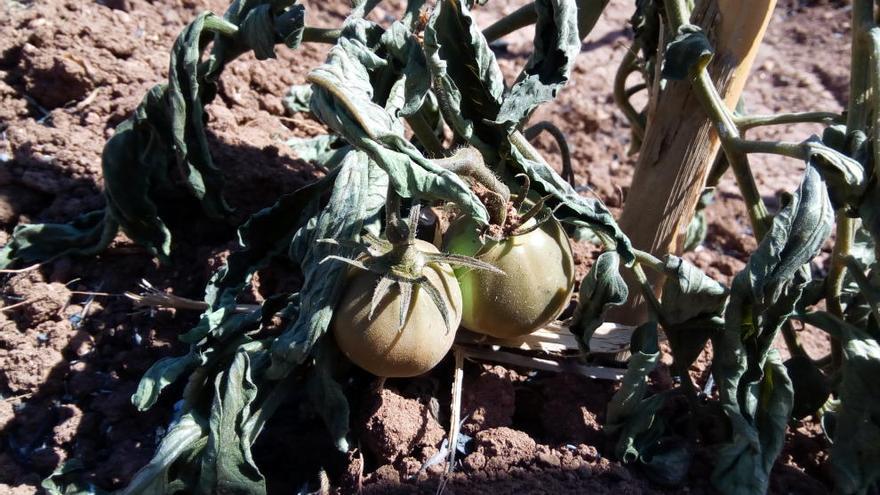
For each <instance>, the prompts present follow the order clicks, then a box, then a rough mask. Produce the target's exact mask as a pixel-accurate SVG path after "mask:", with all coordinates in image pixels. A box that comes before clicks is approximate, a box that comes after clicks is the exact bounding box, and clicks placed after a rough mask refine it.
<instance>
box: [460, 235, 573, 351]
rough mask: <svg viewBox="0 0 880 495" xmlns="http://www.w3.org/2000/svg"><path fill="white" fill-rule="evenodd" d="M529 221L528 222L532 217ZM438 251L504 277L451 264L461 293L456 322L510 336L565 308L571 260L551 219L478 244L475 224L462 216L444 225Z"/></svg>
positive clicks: (540, 324) (563, 238) (523, 332)
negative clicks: (482, 264)
mask: <svg viewBox="0 0 880 495" xmlns="http://www.w3.org/2000/svg"><path fill="white" fill-rule="evenodd" d="M532 222H534V221H533V220H532ZM444 250H445V251H447V252H449V253H455V254H463V255H465V256H474V257H475V258H477V259H478V260H480V261H485V262H487V263H490V264H492V265H494V266H495V267H497V268H500V269H501V270H503V271H504V273H505V274H504V275H500V274H496V273H491V272H486V271H480V270H469V269H467V268H461V269H459V268H456V269H455V275H456V277H458V283H459V286H460V287H461V294H462V320H461V322H462V326H463V327H465V328H467V329H468V330H472V331H474V332H479V333H483V334H487V335H491V336H493V337H500V338H510V337H517V336H521V335H527V334H529V333H532V332H534V331H535V330H538V329H539V328H541V327H543V326H544V325H546V324H548V323H550V322H552V321H553V320H554V319H556V317H557V316H559V314H560V313H562V311H563V310H564V309H565V308H566V306H568V302H569V299H570V298H571V292H572V290H573V289H574V258H573V256H572V254H571V245H570V244H569V242H568V236H567V235H566V234H565V231H564V230H563V229H562V225H560V224H559V221H557V220H556V219H555V218H552V217H551V218H549V219H548V220H546V221H544V222H543V223H542V224H541V225H540V226H539V227H538V228H537V229H536V230H533V231H531V232H529V233H527V234H523V235H517V236H510V237H507V238H504V239H502V240H501V241H493V240H490V239H486V243H485V245H484V244H482V243H481V241H480V236H479V233H478V231H477V226H476V224H475V223H474V222H473V221H472V220H471V219H470V218H466V217H462V218H460V219H458V220H457V221H455V222H453V224H452V225H451V226H450V227H449V229H448V230H447V232H446V236H445V237H444Z"/></svg>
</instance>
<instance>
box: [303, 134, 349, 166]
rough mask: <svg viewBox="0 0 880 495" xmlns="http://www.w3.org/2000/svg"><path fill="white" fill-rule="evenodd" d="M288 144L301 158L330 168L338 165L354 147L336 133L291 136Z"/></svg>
mask: <svg viewBox="0 0 880 495" xmlns="http://www.w3.org/2000/svg"><path fill="white" fill-rule="evenodd" d="M287 145H288V146H290V149H292V150H293V151H295V152H296V154H297V156H299V157H300V158H301V159H303V160H305V161H308V162H314V163H315V164H317V165H319V166H321V167H324V168H325V169H328V170H329V169H333V168H336V167H338V166H339V164H340V163H341V162H342V160H343V158H345V155H346V153H348V152H349V151H351V149H352V148H351V146H348V145H346V144H345V141H344V140H342V139H341V138H340V137H339V136H337V135H335V134H321V135H319V136H315V137H311V138H290V139H288V140H287Z"/></svg>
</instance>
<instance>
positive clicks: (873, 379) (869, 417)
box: [831, 327, 880, 494]
mask: <svg viewBox="0 0 880 495" xmlns="http://www.w3.org/2000/svg"><path fill="white" fill-rule="evenodd" d="M841 330H842V334H843V335H842V337H843V338H842V340H843V354H844V362H843V366H842V370H841V371H842V376H843V378H842V380H841V383H840V388H839V397H840V406H839V407H838V409H837V418H836V421H835V424H836V428H835V432H834V446H833V447H832V448H831V465H832V467H833V469H834V478H835V481H836V487H835V488H836V489H837V491H838V492H839V493H844V494H855V493H868V492H869V490H870V489H871V488H872V487H873V488H876V487H877V483H878V482H880V381H878V380H877V377H878V376H880V345H878V344H877V341H876V340H875V339H873V338H870V337H868V336H867V335H866V334H865V333H864V332H861V331H859V330H857V329H855V331H853V330H854V329H851V328H850V327H841Z"/></svg>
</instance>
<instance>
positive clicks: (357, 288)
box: [330, 239, 461, 378]
mask: <svg viewBox="0 0 880 495" xmlns="http://www.w3.org/2000/svg"><path fill="white" fill-rule="evenodd" d="M415 246H416V248H418V249H419V250H420V251H423V252H433V253H437V252H439V251H437V248H436V247H434V246H433V245H432V244H430V243H428V242H425V241H422V240H418V239H417V240H416V241H415ZM422 274H423V275H424V276H425V277H426V278H427V279H428V282H427V283H431V284H433V285H434V287H436V288H437V290H438V291H439V292H440V296H441V297H442V298H443V300H444V301H445V302H446V307H447V308H448V310H449V313H450V322H449V325H450V327H449V328H447V327H446V324H445V323H444V321H443V315H442V313H441V312H440V310H439V309H438V308H437V306H436V305H435V304H434V301H433V300H432V299H431V297H430V296H429V295H428V294H427V293H426V292H425V291H424V290H422V289H421V288H420V287H418V285H416V286H414V287H413V293H412V302H411V305H410V311H409V316H408V317H407V319H406V323H405V324H404V327H403V328H402V329H400V330H399V331H398V325H399V321H400V320H399V317H400V297H401V296H400V288H399V286H397V285H394V286H392V288H391V290H389V291H388V294H386V295H385V297H384V298H382V301H381V302H380V303H379V305H378V307H377V308H376V312H375V313H374V314H373V318H372V319H370V317H369V315H370V302H371V300H372V297H373V291H374V290H375V288H376V284H377V283H378V282H379V278H380V275H377V274H375V273H372V272H368V271H364V270H358V269H353V270H352V271H351V272H349V276H348V279H347V281H346V285H347V287H346V289H345V292H344V293H343V295H342V298H341V299H340V301H339V305H338V306H337V308H336V311H334V313H333V321H332V322H331V324H330V327H331V331H332V332H333V336H334V337H335V338H336V343H337V344H338V345H339V348H340V349H341V350H342V352H343V353H344V354H345V355H346V356H348V358H349V359H350V360H351V361H352V362H353V363H354V364H356V365H358V366H360V367H361V368H363V369H365V370H367V371H369V372H370V373H373V374H374V375H377V376H385V377H392V378H396V377H410V376H417V375H421V374H423V373H426V372H428V371H430V370H431V369H432V368H433V367H434V366H436V365H437V363H439V362H440V360H441V359H443V356H445V355H446V353H447V352H449V349H450V348H451V347H452V342H453V340H454V339H455V330H456V329H457V328H458V326H459V324H460V323H461V291H460V290H459V287H458V282H457V280H456V278H455V274H454V273H453V271H452V268H450V267H449V265H447V264H445V263H428V264H426V265H425V268H424V270H423V272H422Z"/></svg>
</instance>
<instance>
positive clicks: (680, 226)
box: [613, 0, 776, 323]
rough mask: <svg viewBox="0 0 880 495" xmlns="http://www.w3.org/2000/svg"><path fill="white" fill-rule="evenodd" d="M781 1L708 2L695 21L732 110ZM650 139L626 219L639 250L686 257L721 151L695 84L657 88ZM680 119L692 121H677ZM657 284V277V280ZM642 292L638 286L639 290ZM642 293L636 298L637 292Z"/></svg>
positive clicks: (635, 315)
mask: <svg viewBox="0 0 880 495" xmlns="http://www.w3.org/2000/svg"><path fill="white" fill-rule="evenodd" d="M775 5H776V0H706V1H704V2H699V5H698V6H697V8H696V10H695V11H694V13H693V15H692V16H691V22H692V23H693V24H696V25H699V26H701V27H702V29H703V30H704V32H706V34H707V35H708V36H709V39H710V41H711V43H712V45H713V46H714V47H715V57H714V59H713V61H712V63H711V64H710V66H709V72H710V74H711V76H712V81H713V83H714V84H715V85H716V86H717V87H718V90H719V94H720V95H721V97H722V98H723V99H724V101H725V103H726V104H727V107H728V108H729V109H731V110H732V109H733V108H734V107H735V105H736V102H737V101H738V100H739V98H740V96H741V94H742V91H743V87H744V86H745V83H746V79H747V76H748V74H749V71H750V70H751V67H752V64H753V62H754V59H755V56H756V54H757V50H758V47H759V46H760V44H761V40H762V39H763V37H764V32H765V31H766V28H767V24H768V23H769V21H770V17H771V15H772V12H773V8H774V7H775ZM652 100H653V101H652V105H651V108H650V109H649V114H648V124H647V128H646V133H645V139H644V141H643V142H642V147H641V150H640V153H639V159H638V162H637V164H636V170H635V175H634V177H633V181H632V185H631V186H630V190H629V193H628V195H627V199H626V203H625V205H624V209H623V213H622V215H621V218H620V226H621V228H622V229H623V230H624V232H626V234H627V235H628V236H629V237H630V239H631V240H632V242H633V245H634V246H635V247H636V248H639V249H643V250H645V251H648V252H650V253H652V254H654V255H657V256H662V255H664V254H666V253H679V252H680V250H681V248H682V245H681V243H682V242H683V237H682V235H681V234H682V233H683V231H684V229H685V228H686V227H687V225H688V222H689V221H690V219H691V218H692V217H693V215H694V210H695V208H696V204H697V200H698V199H699V196H700V193H701V192H702V190H703V188H704V187H705V184H706V177H707V175H708V173H709V169H710V168H711V166H712V163H713V162H714V160H715V156H716V154H717V153H718V150H719V147H720V141H719V137H718V134H717V132H716V130H715V129H713V125H712V120H711V119H710V117H709V115H707V114H706V112H705V111H704V110H703V108H702V106H701V104H700V100H699V99H698V98H697V96H696V95H695V94H694V91H693V90H692V87H691V83H690V82H689V81H667V83H666V85H665V87H662V88H661V87H659V86H658V87H657V88H656V91H655V94H654V95H653V98H652ZM674 115H680V116H684V117H685V118H680V119H679V118H670V117H671V116H674ZM652 277H653V280H652V282H656V278H657V277H656V275H652ZM633 288H635V284H633ZM636 292H637V291H634V293H636ZM642 300H643V299H642V298H635V301H633V302H632V303H631V304H630V305H628V306H624V307H623V308H622V309H620V310H618V311H615V312H614V313H613V319H615V320H616V321H621V322H624V323H633V322H635V321H639V320H640V319H641V317H642V316H643V315H644V309H643V308H642V310H641V311H634V306H639V307H643V304H642V303H641V302H642Z"/></svg>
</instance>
